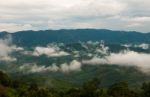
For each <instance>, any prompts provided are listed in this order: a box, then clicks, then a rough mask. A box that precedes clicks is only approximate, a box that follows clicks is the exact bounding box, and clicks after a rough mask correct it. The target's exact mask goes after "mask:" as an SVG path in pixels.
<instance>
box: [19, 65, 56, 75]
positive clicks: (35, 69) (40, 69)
mask: <svg viewBox="0 0 150 97" xmlns="http://www.w3.org/2000/svg"><path fill="white" fill-rule="evenodd" d="M19 69H20V70H21V71H23V72H25V73H36V72H45V71H53V72H56V71H58V70H59V67H58V66H57V65H56V64H52V65H51V66H48V67H46V66H44V65H42V66H38V65H36V64H24V65H22V66H20V67H19Z"/></svg>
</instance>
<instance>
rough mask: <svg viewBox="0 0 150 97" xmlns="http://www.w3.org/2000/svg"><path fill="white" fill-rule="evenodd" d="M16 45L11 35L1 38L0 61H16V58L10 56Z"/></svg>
mask: <svg viewBox="0 0 150 97" xmlns="http://www.w3.org/2000/svg"><path fill="white" fill-rule="evenodd" d="M15 48H16V46H15V45H13V44H12V40H11V37H9V36H8V37H7V38H6V39H0V61H15V60H16V58H13V57H11V56H10V54H11V53H12V52H13V51H14V50H15Z"/></svg>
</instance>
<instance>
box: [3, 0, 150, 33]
mask: <svg viewBox="0 0 150 97" xmlns="http://www.w3.org/2000/svg"><path fill="white" fill-rule="evenodd" d="M71 28H74V29H75V28H97V29H112V30H134V31H141V32H150V0H0V31H9V32H15V31H20V30H45V29H71Z"/></svg>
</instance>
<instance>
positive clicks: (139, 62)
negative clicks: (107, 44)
mask: <svg viewBox="0 0 150 97" xmlns="http://www.w3.org/2000/svg"><path fill="white" fill-rule="evenodd" d="M149 59H150V54H146V53H138V52H134V51H125V52H120V53H111V54H110V55H109V56H106V57H105V58H99V57H93V58H92V59H91V60H83V61H82V63H83V64H92V65H98V64H108V65H120V66H136V67H138V68H139V69H140V70H141V71H143V72H150V60H149Z"/></svg>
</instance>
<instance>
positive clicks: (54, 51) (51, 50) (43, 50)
mask: <svg viewBox="0 0 150 97" xmlns="http://www.w3.org/2000/svg"><path fill="white" fill-rule="evenodd" d="M33 55H34V56H40V55H47V56H48V57H59V56H67V55H69V53H67V52H65V51H62V50H60V48H59V47H57V46H54V45H53V46H48V47H36V48H35V49H34V52H33Z"/></svg>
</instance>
